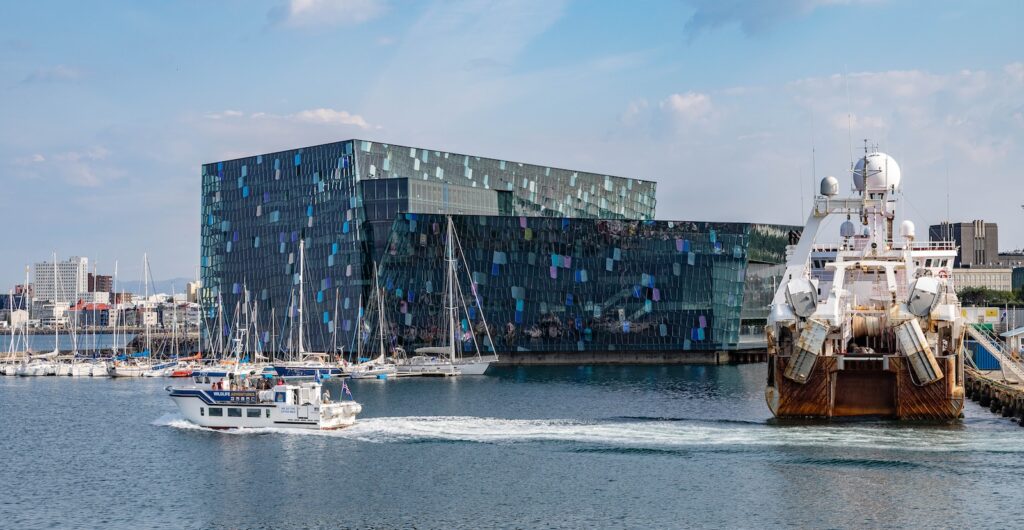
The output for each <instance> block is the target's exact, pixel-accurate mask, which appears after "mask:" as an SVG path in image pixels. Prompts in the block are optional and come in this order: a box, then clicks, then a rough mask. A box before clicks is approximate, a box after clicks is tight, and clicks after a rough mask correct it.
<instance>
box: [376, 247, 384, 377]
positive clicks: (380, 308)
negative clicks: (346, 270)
mask: <svg viewBox="0 0 1024 530" xmlns="http://www.w3.org/2000/svg"><path fill="white" fill-rule="evenodd" d="M373 278H374V280H373V283H374V290H375V291H376V293H375V294H376V295H377V329H378V333H377V337H378V339H379V340H380V357H381V359H384V358H385V357H386V355H385V354H384V293H382V292H381V290H380V276H379V272H378V270H377V262H376V261H375V262H373Z"/></svg>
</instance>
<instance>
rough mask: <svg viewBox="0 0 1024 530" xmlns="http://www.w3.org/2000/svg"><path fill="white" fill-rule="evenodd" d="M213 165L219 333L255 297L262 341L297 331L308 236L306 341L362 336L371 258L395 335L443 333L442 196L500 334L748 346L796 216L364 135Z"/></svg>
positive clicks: (581, 342) (270, 342) (206, 217)
mask: <svg viewBox="0 0 1024 530" xmlns="http://www.w3.org/2000/svg"><path fill="white" fill-rule="evenodd" d="M202 180H203V192H202V248H201V265H202V280H203V288H202V290H201V298H202V302H203V304H204V314H205V316H206V323H207V325H206V327H207V329H208V330H209V333H210V335H209V336H210V339H212V340H214V341H217V340H219V338H218V334H219V335H220V336H221V337H224V338H225V339H226V338H227V337H228V336H230V334H231V333H232V328H233V326H234V325H236V324H235V323H236V322H238V321H239V318H236V317H234V315H235V314H236V313H239V312H240V311H241V309H240V308H241V307H245V306H246V305H247V306H248V308H249V309H248V311H249V312H250V313H254V314H253V315H252V316H251V317H250V319H252V320H255V322H256V328H257V330H258V335H259V338H260V340H262V341H263V343H264V346H263V348H264V350H266V351H287V350H289V349H290V347H291V345H293V344H294V340H293V338H294V336H295V335H296V332H295V326H296V324H297V316H298V315H297V307H298V300H297V297H298V291H299V289H298V287H299V278H300V276H299V261H300V256H299V240H300V238H301V239H303V240H304V242H305V245H304V247H305V256H304V258H305V267H306V268H305V282H304V291H305V299H304V301H303V306H304V321H305V336H306V337H307V345H308V347H309V348H311V349H315V350H331V349H334V348H337V347H344V348H345V350H346V351H352V349H353V348H354V345H355V336H356V322H357V318H358V315H359V312H360V307H361V305H366V304H364V302H363V301H365V300H370V299H371V298H372V297H373V294H372V285H373V280H374V278H373V266H374V263H375V262H376V263H379V266H380V271H381V272H380V278H381V282H382V287H383V288H385V289H386V290H387V295H386V303H385V305H384V307H385V310H386V315H387V320H388V321H389V322H390V324H391V326H392V329H391V330H390V331H391V332H392V333H391V335H393V336H394V337H395V338H394V339H393V340H395V341H396V342H398V343H401V344H402V345H403V346H405V347H406V348H407V349H410V348H414V347H417V346H421V345H427V344H429V343H431V342H432V341H433V340H434V339H435V338H436V337H437V326H438V325H440V322H438V321H437V317H438V315H439V314H440V313H441V303H440V301H439V300H440V298H439V297H440V296H441V294H440V291H442V290H443V267H444V262H443V258H442V253H443V249H444V241H443V234H444V219H445V217H444V216H445V215H446V214H449V215H452V216H453V218H454V222H455V228H456V231H457V232H458V234H459V236H460V239H461V242H462V245H463V248H464V251H465V253H466V256H467V259H468V262H467V265H468V266H469V268H470V269H471V270H470V271H469V273H470V274H471V276H472V278H473V279H474V281H475V282H476V283H477V288H478V292H479V294H480V297H481V303H482V304H483V309H484V311H485V313H486V315H487V317H488V322H490V324H491V327H492V334H493V336H494V341H495V343H496V344H495V347H496V349H497V350H498V351H499V352H500V351H536V352H544V351H551V352H555V351H558V352H571V351H580V350H602V351H608V350H622V351H630V350H638V351H640V350H642V351H654V350H663V351H676V350H717V349H730V348H737V347H739V346H740V345H741V344H742V342H743V336H744V335H745V334H748V333H749V332H750V331H751V330H752V329H756V334H761V330H762V329H763V322H764V318H765V316H766V314H767V313H766V311H767V302H768V301H770V298H771V294H772V293H773V292H774V284H775V283H777V278H778V276H779V275H780V274H781V267H778V266H777V264H779V263H782V261H783V258H784V253H785V245H786V243H787V242H788V240H787V233H788V231H789V230H790V227H775V226H769V225H757V224H745V223H700V222H689V221H686V222H682V221H654V220H653V219H654V212H655V204H656V199H655V191H656V184H655V183H654V182H651V181H645V180H639V179H631V178H622V177H614V176H610V175H602V174H597V173H588V172H583V171H572V170H566V169H558V168H551V167H545V166H538V165H531V164H523V163H518V162H510V161H504V160H496V159H490V158H483V157H476V156H469V155H462V154H455V153H446V152H442V151H434V150H428V149H420V148H413V147H403V146H396V145H388V144H381V143H377V142H369V141H363V140H349V141H343V142H337V143H331V144H325V145H319V146H313V147H306V148H302V149H295V150H289V151H282V152H277V153H270V154H264V155H257V156H252V157H247V158H241V159H235V160H228V161H223V162H215V163H210V164H205V165H203V167H202ZM769 291H770V292H769ZM246 301H248V304H246ZM218 305H219V306H220V307H222V308H223V315H224V316H223V318H222V319H220V320H218V318H217V314H218V311H217V307H218ZM469 310H470V314H471V316H472V317H473V318H471V319H469V320H473V321H472V322H470V321H466V320H464V321H463V322H462V325H463V327H464V332H465V333H466V334H467V336H468V334H469V333H472V332H474V331H478V330H480V329H481V328H480V323H479V322H478V321H477V320H476V319H478V318H479V317H478V315H477V313H478V311H477V309H476V308H469ZM218 321H220V322H221V323H222V325H221V326H218V325H217V322H218Z"/></svg>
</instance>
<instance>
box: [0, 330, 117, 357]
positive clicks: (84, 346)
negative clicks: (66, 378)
mask: <svg viewBox="0 0 1024 530" xmlns="http://www.w3.org/2000/svg"><path fill="white" fill-rule="evenodd" d="M133 338H135V335H123V334H118V335H117V341H116V342H115V341H114V335H113V334H112V333H98V334H95V335H93V334H91V333H88V334H86V333H83V334H81V335H79V336H78V338H77V340H76V339H74V338H72V336H71V335H70V334H68V333H61V334H60V335H59V336H58V337H57V345H58V346H59V347H60V351H62V352H70V351H72V350H73V349H74V347H75V345H76V343H77V346H78V351H79V352H89V351H91V350H109V349H111V348H113V347H114V345H115V344H116V345H117V347H118V348H120V349H124V348H125V346H126V345H127V344H128V343H130V342H131V341H132V339H133ZM10 343H11V337H10V335H6V336H3V337H0V351H3V352H6V351H8V350H10V349H11V348H10ZM28 346H29V349H30V350H31V351H34V352H44V353H45V352H51V351H53V346H54V336H53V335H29V336H28ZM22 348H24V340H23V339H22V338H21V336H17V337H16V338H15V347H14V349H15V350H21V349H22Z"/></svg>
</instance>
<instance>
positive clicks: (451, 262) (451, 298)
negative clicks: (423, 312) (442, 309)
mask: <svg viewBox="0 0 1024 530" xmlns="http://www.w3.org/2000/svg"><path fill="white" fill-rule="evenodd" d="M447 221H448V230H447V232H448V240H447V241H446V242H445V261H446V262H447V265H448V271H447V272H448V329H449V335H448V339H449V342H448V344H449V348H450V349H449V354H448V355H449V359H450V360H451V361H453V362H454V361H455V342H456V337H457V334H456V331H455V312H456V307H455V258H454V256H453V254H454V245H452V217H451V216H450V215H449V216H447Z"/></svg>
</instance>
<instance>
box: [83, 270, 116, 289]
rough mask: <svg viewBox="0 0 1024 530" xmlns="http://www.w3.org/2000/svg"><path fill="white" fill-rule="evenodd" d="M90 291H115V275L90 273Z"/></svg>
mask: <svg viewBox="0 0 1024 530" xmlns="http://www.w3.org/2000/svg"><path fill="white" fill-rule="evenodd" d="M87 287H88V291H89V292H90V293H110V292H113V291H114V277H113V276H108V275H104V274H93V273H91V272H90V273H89V277H88V285H87Z"/></svg>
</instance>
